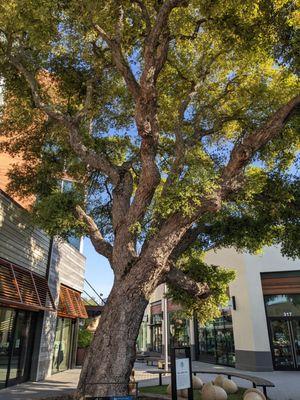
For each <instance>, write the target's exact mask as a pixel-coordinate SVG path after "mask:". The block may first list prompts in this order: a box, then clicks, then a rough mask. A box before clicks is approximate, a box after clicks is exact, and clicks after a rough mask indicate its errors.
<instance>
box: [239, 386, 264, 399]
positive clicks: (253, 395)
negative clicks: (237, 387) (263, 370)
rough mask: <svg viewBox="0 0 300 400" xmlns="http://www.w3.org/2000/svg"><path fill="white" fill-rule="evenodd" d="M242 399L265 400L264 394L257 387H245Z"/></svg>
mask: <svg viewBox="0 0 300 400" xmlns="http://www.w3.org/2000/svg"><path fill="white" fill-rule="evenodd" d="M243 400H266V396H265V395H264V394H263V393H262V392H261V391H260V390H258V389H255V388H251V389H247V390H246V392H245V393H244V396H243Z"/></svg>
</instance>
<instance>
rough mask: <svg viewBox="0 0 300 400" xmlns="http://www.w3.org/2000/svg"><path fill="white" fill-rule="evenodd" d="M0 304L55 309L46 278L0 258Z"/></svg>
mask: <svg viewBox="0 0 300 400" xmlns="http://www.w3.org/2000/svg"><path fill="white" fill-rule="evenodd" d="M0 304H2V305H5V306H8V307H17V308H22V309H29V310H33V311H39V310H49V311H55V310H56V309H55V304H54V300H53V297H52V294H51V291H50V289H49V286H48V283H47V280H46V279H45V278H44V277H42V276H41V275H38V274H36V273H34V272H32V271H30V270H29V269H26V268H23V267H20V266H18V265H15V264H12V263H10V262H8V261H6V260H4V259H2V258H0Z"/></svg>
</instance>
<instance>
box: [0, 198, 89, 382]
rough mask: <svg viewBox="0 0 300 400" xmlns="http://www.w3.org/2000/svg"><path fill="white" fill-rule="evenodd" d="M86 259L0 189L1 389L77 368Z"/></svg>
mask: <svg viewBox="0 0 300 400" xmlns="http://www.w3.org/2000/svg"><path fill="white" fill-rule="evenodd" d="M84 270H85V257H84V256H83V255H82V254H81V253H80V252H79V251H78V250H77V249H76V248H75V247H73V246H72V245H70V244H69V243H66V242H63V241H59V240H56V239H54V240H52V239H51V238H50V237H49V236H47V235H46V234H45V233H44V232H43V231H41V230H40V229H37V228H35V227H33V226H32V225H31V224H30V222H29V219H28V213H27V212H26V210H25V209H24V208H23V207H22V206H21V205H20V204H18V203H16V202H15V201H14V200H13V199H12V198H10V197H9V196H8V195H7V194H6V193H5V192H4V191H2V190H0V388H4V387H7V386H11V385H14V384H17V383H21V382H24V381H26V380H41V379H44V378H45V377H46V376H48V375H50V374H52V373H55V372H58V371H62V370H64V369H68V368H71V367H72V366H73V365H74V364H75V351H76V337H77V329H78V323H79V319H80V318H85V317H86V312H85V308H84V306H83V303H82V301H81V298H80V293H81V291H82V290H83V282H84Z"/></svg>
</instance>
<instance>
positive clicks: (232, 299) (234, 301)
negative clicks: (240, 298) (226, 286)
mask: <svg viewBox="0 0 300 400" xmlns="http://www.w3.org/2000/svg"><path fill="white" fill-rule="evenodd" d="M231 304H232V309H233V310H236V300H235V296H231Z"/></svg>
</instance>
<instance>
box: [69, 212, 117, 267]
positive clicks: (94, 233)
mask: <svg viewBox="0 0 300 400" xmlns="http://www.w3.org/2000/svg"><path fill="white" fill-rule="evenodd" d="M76 213H77V215H78V218H79V220H80V221H82V222H84V223H85V224H86V227H87V229H88V232H89V236H90V239H91V242H92V243H93V246H94V248H95V250H96V251H97V252H98V253H99V254H101V255H103V256H104V257H106V258H107V259H108V260H109V261H110V262H111V261H112V254H113V247H112V246H111V244H110V243H108V242H107V241H106V240H104V238H103V236H102V235H101V233H100V231H99V229H98V227H97V225H96V223H95V221H94V220H93V218H91V217H90V216H89V215H87V214H86V213H85V212H84V211H83V209H82V208H81V207H80V206H76ZM111 265H112V263H111Z"/></svg>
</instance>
